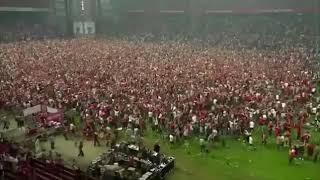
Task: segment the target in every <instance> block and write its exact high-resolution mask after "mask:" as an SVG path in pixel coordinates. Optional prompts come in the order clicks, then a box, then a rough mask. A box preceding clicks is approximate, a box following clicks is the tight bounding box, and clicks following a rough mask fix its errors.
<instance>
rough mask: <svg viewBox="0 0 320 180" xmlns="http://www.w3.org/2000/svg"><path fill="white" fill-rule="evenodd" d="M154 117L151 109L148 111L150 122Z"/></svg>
mask: <svg viewBox="0 0 320 180" xmlns="http://www.w3.org/2000/svg"><path fill="white" fill-rule="evenodd" d="M152 118H153V112H152V111H149V112H148V119H149V122H152Z"/></svg>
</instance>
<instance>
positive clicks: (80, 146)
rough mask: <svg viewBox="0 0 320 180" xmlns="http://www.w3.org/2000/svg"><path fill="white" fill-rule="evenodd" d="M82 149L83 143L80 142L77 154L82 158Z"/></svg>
mask: <svg viewBox="0 0 320 180" xmlns="http://www.w3.org/2000/svg"><path fill="white" fill-rule="evenodd" d="M82 148H83V142H82V141H80V144H79V154H78V156H82V157H83V156H84V153H83V150H82Z"/></svg>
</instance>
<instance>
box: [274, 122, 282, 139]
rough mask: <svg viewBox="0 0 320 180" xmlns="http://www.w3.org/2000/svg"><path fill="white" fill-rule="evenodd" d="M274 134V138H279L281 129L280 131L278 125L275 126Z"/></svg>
mask: <svg viewBox="0 0 320 180" xmlns="http://www.w3.org/2000/svg"><path fill="white" fill-rule="evenodd" d="M274 133H275V135H276V137H278V136H280V133H281V129H280V126H279V124H277V125H276V127H275V129H274Z"/></svg>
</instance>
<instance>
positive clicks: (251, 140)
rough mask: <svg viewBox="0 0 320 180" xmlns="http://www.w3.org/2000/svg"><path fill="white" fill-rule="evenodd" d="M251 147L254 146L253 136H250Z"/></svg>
mask: <svg viewBox="0 0 320 180" xmlns="http://www.w3.org/2000/svg"><path fill="white" fill-rule="evenodd" d="M249 145H250V146H253V138H252V136H251V135H250V136H249Z"/></svg>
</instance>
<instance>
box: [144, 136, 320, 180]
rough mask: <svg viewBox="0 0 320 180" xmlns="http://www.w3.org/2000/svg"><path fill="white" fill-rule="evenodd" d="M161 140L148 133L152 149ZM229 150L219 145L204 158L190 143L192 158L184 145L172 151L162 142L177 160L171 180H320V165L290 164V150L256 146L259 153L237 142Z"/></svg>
mask: <svg viewBox="0 0 320 180" xmlns="http://www.w3.org/2000/svg"><path fill="white" fill-rule="evenodd" d="M318 134H319V133H318ZM158 139H159V136H157V135H154V134H152V133H148V134H147V136H146V138H145V141H146V143H147V144H148V145H149V146H151V145H152V144H153V143H154V142H155V141H157V140H158ZM226 142H227V146H226V147H222V146H221V145H220V144H217V145H216V146H215V147H213V148H212V149H211V151H210V152H209V153H208V154H200V147H199V143H198V141H197V140H196V139H193V140H190V145H191V146H190V154H188V153H187V152H186V150H185V148H184V146H183V145H180V146H176V147H173V148H172V147H170V145H169V144H168V143H166V142H163V141H160V144H161V150H162V152H165V153H166V154H168V155H173V156H174V157H175V158H176V169H175V170H174V172H173V173H172V174H170V176H169V177H168V179H169V180H286V179H290V180H307V179H309V180H319V179H320V173H319V170H320V163H319V162H317V163H316V164H315V163H313V162H311V161H310V160H304V161H302V160H296V162H295V164H292V165H289V164H288V150H287V149H284V150H277V148H276V147H275V145H274V143H273V142H272V144H270V145H267V146H266V147H264V146H262V145H258V146H256V147H257V149H256V150H255V151H250V150H248V147H247V145H245V144H243V143H242V142H240V141H237V140H235V139H227V140H226Z"/></svg>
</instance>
